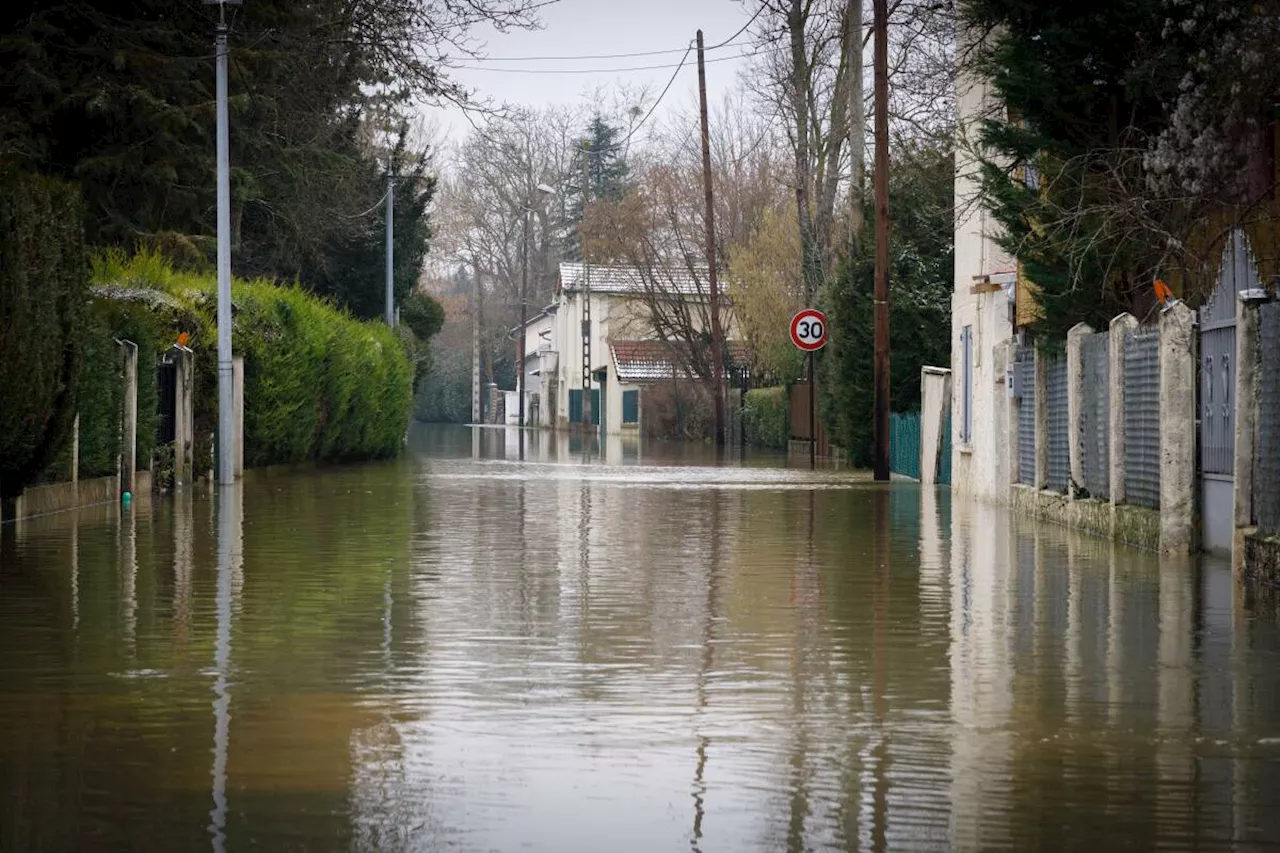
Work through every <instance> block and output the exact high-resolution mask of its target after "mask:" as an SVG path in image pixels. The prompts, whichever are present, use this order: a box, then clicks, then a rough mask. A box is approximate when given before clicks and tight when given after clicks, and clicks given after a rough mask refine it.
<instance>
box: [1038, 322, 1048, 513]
mask: <svg viewBox="0 0 1280 853" xmlns="http://www.w3.org/2000/svg"><path fill="white" fill-rule="evenodd" d="M1035 360H1036V362H1035V364H1036V373H1035V375H1036V380H1035V381H1036V475H1035V478H1034V480H1035V488H1036V491H1040V490H1041V489H1045V488H1048V486H1049V363H1048V360H1047V359H1045V357H1044V356H1043V355H1042V354H1041V353H1040V349H1039V348H1038V347H1037V348H1036V351H1035Z"/></svg>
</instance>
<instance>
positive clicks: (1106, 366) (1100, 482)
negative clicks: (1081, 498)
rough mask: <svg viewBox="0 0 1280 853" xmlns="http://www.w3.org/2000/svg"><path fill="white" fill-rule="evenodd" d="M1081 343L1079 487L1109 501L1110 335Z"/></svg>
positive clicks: (1091, 494)
mask: <svg viewBox="0 0 1280 853" xmlns="http://www.w3.org/2000/svg"><path fill="white" fill-rule="evenodd" d="M1082 343H1083V347H1082V349H1081V353H1082V355H1083V358H1084V366H1083V377H1084V398H1083V399H1082V400H1081V403H1082V408H1083V411H1082V412H1081V415H1082V416H1083V417H1082V420H1083V423H1082V424H1081V430H1082V432H1083V433H1084V434H1083V436H1082V439H1083V440H1082V442H1081V445H1082V447H1083V449H1084V454H1083V456H1082V458H1081V463H1082V467H1083V468H1084V472H1083V473H1084V483H1083V484H1082V485H1083V486H1084V488H1085V490H1086V491H1087V492H1088V493H1089V497H1091V498H1099V499H1101V500H1107V499H1109V498H1110V497H1111V353H1110V344H1111V335H1110V334H1109V333H1107V332H1099V333H1097V334H1095V335H1089V336H1088V337H1087V338H1085V339H1084V341H1083V342H1082Z"/></svg>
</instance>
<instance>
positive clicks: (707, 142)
mask: <svg viewBox="0 0 1280 853" xmlns="http://www.w3.org/2000/svg"><path fill="white" fill-rule="evenodd" d="M698 112H699V114H700V117H701V121H702V186H703V193H704V195H705V196H706V199H705V201H706V211H707V213H706V225H707V269H708V272H707V277H708V279H709V281H710V285H711V305H710V307H709V310H710V311H711V371H712V377H711V381H712V383H713V386H712V387H713V388H715V395H714V396H715V403H714V405H715V417H716V424H715V427H716V447H717V448H723V447H724V363H723V358H724V353H723V352H722V341H721V332H720V282H719V279H718V278H717V276H716V209H715V197H714V195H713V191H712V187H711V131H710V129H709V127H708V120H707V67H706V63H705V62H704V61H703V55H702V30H698Z"/></svg>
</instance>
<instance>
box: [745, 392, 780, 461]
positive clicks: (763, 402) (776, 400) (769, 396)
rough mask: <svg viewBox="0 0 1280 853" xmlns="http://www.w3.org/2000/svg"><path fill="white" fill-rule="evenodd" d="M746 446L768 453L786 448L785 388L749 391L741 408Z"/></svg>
mask: <svg viewBox="0 0 1280 853" xmlns="http://www.w3.org/2000/svg"><path fill="white" fill-rule="evenodd" d="M742 417H743V425H744V427H745V432H746V438H747V444H749V445H751V446H752V447H764V448H769V449H772V450H786V449H787V389H786V388H784V387H782V386H778V387H776V388H753V389H752V390H750V391H748V392H747V399H746V401H745V403H744V405H743V407H742Z"/></svg>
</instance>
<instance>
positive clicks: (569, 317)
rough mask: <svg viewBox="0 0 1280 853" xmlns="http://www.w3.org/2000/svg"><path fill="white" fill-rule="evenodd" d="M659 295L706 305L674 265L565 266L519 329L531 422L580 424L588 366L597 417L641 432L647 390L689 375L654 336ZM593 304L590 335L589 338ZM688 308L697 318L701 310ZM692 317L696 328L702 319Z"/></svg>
mask: <svg viewBox="0 0 1280 853" xmlns="http://www.w3.org/2000/svg"><path fill="white" fill-rule="evenodd" d="M655 299H659V300H661V299H671V300H687V301H690V302H699V303H701V304H703V305H705V303H706V299H707V297H706V295H705V284H704V283H703V281H702V280H701V279H699V278H695V277H694V276H693V275H691V274H688V273H686V272H684V271H682V270H677V269H666V270H662V271H661V272H660V273H659V274H658V275H656V276H655V275H649V276H646V275H643V274H642V273H641V271H640V270H638V269H636V268H634V267H621V266H602V265H597V264H591V265H589V266H588V265H586V264H578V263H563V264H561V265H560V273H559V276H558V278H557V281H556V298H555V301H554V302H553V303H552V304H551V305H549V306H547V307H546V308H544V309H543V310H542V311H541V312H539V313H538V314H537V315H536V316H534V317H532V318H530V319H529V321H528V322H527V323H526V324H525V326H524V329H523V334H521V332H520V330H516V334H517V340H518V342H520V341H522V342H523V348H522V350H520V349H518V351H517V358H518V359H519V357H520V354H521V351H522V352H523V354H524V355H523V370H521V371H520V381H521V384H522V388H523V392H524V393H525V394H526V395H527V396H526V398H525V410H526V423H527V424H529V425H531V426H545V427H567V426H569V425H570V424H574V423H580V422H581V420H582V414H581V413H582V402H583V391H582V389H583V385H584V373H586V372H588V371H589V372H590V375H591V386H592V392H593V393H592V403H591V413H592V421H593V422H594V423H598V424H603V427H604V431H605V432H606V433H607V434H610V435H615V434H619V433H623V432H627V431H631V430H636V431H638V430H639V428H640V419H641V411H642V405H641V399H642V395H643V390H644V388H645V387H646V386H651V385H653V384H655V383H657V382H661V381H664V380H671V379H673V378H675V379H681V378H684V379H687V378H688V377H686V376H684V375H683V372H682V369H681V368H680V367H678V366H677V365H676V364H675V362H674V360H673V359H672V358H671V357H670V355H669V350H668V349H667V347H666V346H665V345H664V344H663V343H662V342H661V341H659V340H657V339H656V336H655V335H654V332H653V328H652V322H651V320H652V306H653V304H654V300H655ZM726 304H727V302H726ZM588 309H589V314H590V335H589V336H584V334H583V330H584V328H585V326H584V321H585V320H587V314H588ZM689 314H690V315H691V316H692V317H694V318H696V317H697V316H698V314H699V312H698V311H691V312H689ZM693 322H694V324H695V327H696V324H697V322H698V321H697V320H696V319H695V320H694V321H693ZM731 328H732V318H731V317H726V322H725V334H726V335H728V334H730V332H731ZM584 344H586V346H584ZM738 349H739V350H740V349H741V348H740V347H739V348H738ZM510 414H511V413H510V412H508V420H510Z"/></svg>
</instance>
